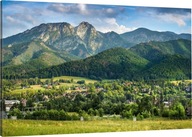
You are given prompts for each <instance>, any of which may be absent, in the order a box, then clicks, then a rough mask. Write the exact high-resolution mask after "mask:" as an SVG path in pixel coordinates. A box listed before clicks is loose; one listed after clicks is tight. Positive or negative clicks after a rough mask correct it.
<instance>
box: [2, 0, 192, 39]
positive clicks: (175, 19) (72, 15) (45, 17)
mask: <svg viewBox="0 0 192 137" xmlns="http://www.w3.org/2000/svg"><path fill="white" fill-rule="evenodd" d="M82 21H86V22H89V23H90V24H92V25H93V26H94V27H95V28H96V29H97V30H98V31H101V32H104V33H105V32H109V31H115V32H117V33H119V34H122V33H124V32H129V31H133V30H135V29H137V28H140V27H143V28H148V29H150V30H155V31H172V32H175V33H177V34H180V33H191V10H190V9H182V8H154V7H135V6H114V5H91V4H89V5H88V4H69V3H53V2H52V3H50V2H25V1H7V0H3V1H2V26H3V38H6V37H8V36H12V35H15V34H18V33H21V32H23V31H25V30H27V29H31V28H33V27H35V26H38V25H40V24H42V23H56V22H68V23H70V24H71V25H73V26H74V27H75V26H77V25H79V24H80V23H81V22H82Z"/></svg>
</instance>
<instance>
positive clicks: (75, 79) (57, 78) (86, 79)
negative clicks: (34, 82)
mask: <svg viewBox="0 0 192 137" xmlns="http://www.w3.org/2000/svg"><path fill="white" fill-rule="evenodd" d="M59 79H65V80H71V79H73V81H74V82H77V81H79V80H85V83H86V84H88V83H94V82H97V80H92V79H89V78H84V77H74V76H61V77H54V78H53V81H55V80H59ZM45 80H46V79H41V81H45Z"/></svg>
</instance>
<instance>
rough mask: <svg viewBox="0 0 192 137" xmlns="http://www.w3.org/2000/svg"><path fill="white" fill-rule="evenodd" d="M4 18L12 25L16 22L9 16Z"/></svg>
mask: <svg viewBox="0 0 192 137" xmlns="http://www.w3.org/2000/svg"><path fill="white" fill-rule="evenodd" d="M5 18H6V20H7V21H9V22H12V23H15V22H16V20H15V19H14V18H13V17H11V16H6V17H5Z"/></svg>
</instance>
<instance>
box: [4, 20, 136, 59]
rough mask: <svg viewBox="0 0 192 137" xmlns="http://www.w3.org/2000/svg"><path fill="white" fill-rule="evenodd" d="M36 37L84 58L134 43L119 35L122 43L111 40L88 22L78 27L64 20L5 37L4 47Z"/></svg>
mask: <svg viewBox="0 0 192 137" xmlns="http://www.w3.org/2000/svg"><path fill="white" fill-rule="evenodd" d="M117 35H118V34H117ZM34 39H39V40H41V41H42V42H44V43H45V44H46V45H47V46H48V47H49V48H51V49H53V50H56V51H66V52H68V53H69V54H72V55H75V56H79V57H82V58H85V57H88V56H91V55H95V54H97V53H99V52H101V51H103V50H106V49H109V48H112V47H116V46H127V47H130V46H132V45H133V44H132V43H129V42H128V41H125V40H123V38H121V36H119V35H118V37H116V38H115V39H116V40H117V41H121V43H113V42H111V41H109V40H111V39H113V38H112V37H109V35H108V34H105V33H101V32H99V31H97V30H96V29H95V28H94V27H93V26H92V25H91V24H89V23H88V22H81V23H80V24H79V25H78V26H76V27H73V26H72V25H70V24H69V23H65V22H63V23H48V24H41V25H39V26H36V27H34V28H32V29H30V30H27V31H25V32H23V33H20V34H17V35H14V36H11V37H8V38H5V39H3V47H6V46H14V45H15V44H19V43H23V42H30V41H32V40H34ZM109 42H110V43H109Z"/></svg>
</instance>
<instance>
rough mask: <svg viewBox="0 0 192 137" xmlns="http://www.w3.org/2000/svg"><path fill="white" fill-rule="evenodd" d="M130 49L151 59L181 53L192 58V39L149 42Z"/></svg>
mask: <svg viewBox="0 0 192 137" xmlns="http://www.w3.org/2000/svg"><path fill="white" fill-rule="evenodd" d="M130 50H131V51H132V52H134V53H135V54H137V55H139V56H141V57H143V58H145V59H147V60H149V61H158V60H161V58H162V57H164V56H166V55H174V54H179V55H182V56H183V57H186V58H191V41H190V40H184V39H178V40H171V41H166V42H155V41H151V42H147V43H141V44H137V45H136V46H134V47H131V48H130Z"/></svg>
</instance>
